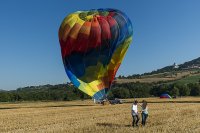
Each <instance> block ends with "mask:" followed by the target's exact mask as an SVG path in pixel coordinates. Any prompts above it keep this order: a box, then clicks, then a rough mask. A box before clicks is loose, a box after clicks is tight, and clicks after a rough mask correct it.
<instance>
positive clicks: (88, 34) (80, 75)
mask: <svg viewBox="0 0 200 133" xmlns="http://www.w3.org/2000/svg"><path fill="white" fill-rule="evenodd" d="M132 34H133V30H132V24H131V21H130V19H129V18H128V17H127V16H126V15H125V14H124V13H123V12H121V11H119V10H116V9H97V10H94V9H93V10H89V11H77V12H74V13H71V14H69V15H68V16H67V17H66V18H65V19H64V20H63V22H62V24H61V26H60V29H59V42H60V47H61V53H62V60H63V64H64V67H65V71H66V73H67V75H68V77H69V79H70V80H71V82H72V83H73V84H74V85H75V86H76V87H77V88H78V89H80V90H81V91H83V92H84V93H86V94H88V95H90V96H91V97H93V98H94V99H96V100H100V99H105V98H106V96H107V92H108V90H109V89H110V88H111V85H112V81H113V80H114V78H115V75H116V72H117V70H118V68H119V66H120V64H121V62H122V60H123V58H124V56H125V54H126V51H127V49H128V47H129V45H130V43H131V41H132Z"/></svg>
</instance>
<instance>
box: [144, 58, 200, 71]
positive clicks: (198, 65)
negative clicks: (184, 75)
mask: <svg viewBox="0 0 200 133" xmlns="http://www.w3.org/2000/svg"><path fill="white" fill-rule="evenodd" d="M176 65H177V64H173V65H170V66H166V67H163V68H161V69H158V70H156V71H152V72H150V73H146V75H147V74H156V73H163V72H171V71H174V70H176V71H180V70H187V69H200V57H199V58H196V59H194V60H191V61H188V62H185V63H183V64H180V65H177V66H178V68H176ZM144 75H145V74H144Z"/></svg>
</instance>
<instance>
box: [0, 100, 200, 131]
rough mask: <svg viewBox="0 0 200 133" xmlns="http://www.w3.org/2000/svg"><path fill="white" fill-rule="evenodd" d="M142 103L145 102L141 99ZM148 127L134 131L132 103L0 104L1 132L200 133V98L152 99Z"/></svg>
mask: <svg viewBox="0 0 200 133" xmlns="http://www.w3.org/2000/svg"><path fill="white" fill-rule="evenodd" d="M138 100H139V101H141V100H143V99H138ZM146 100H147V101H148V102H149V112H150V113H149V118H148V120H147V126H146V127H139V128H133V127H131V120H132V118H131V115H130V109H131V102H132V101H133V99H128V100H126V101H127V103H125V104H121V105H107V106H101V105H94V104H93V103H92V101H89V100H87V101H73V102H33V103H15V104H10V103H6V104H2V103H1V104H0V132H18V133H27V132H54V133H62V132H75V133H77V132H78V133H79V132H82V133H87V132H91V133H94V132H96V133H101V132H108V133H111V132H112V133H128V132H144V133H146V132H147V133H148V132H180V133H182V132H200V98H179V99H176V100H174V99H171V100H162V99H159V98H148V99H146Z"/></svg>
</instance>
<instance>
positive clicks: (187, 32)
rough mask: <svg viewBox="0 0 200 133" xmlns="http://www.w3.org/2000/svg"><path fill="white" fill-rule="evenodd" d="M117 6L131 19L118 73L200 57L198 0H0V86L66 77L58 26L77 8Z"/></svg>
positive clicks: (144, 69) (8, 86)
mask: <svg viewBox="0 0 200 133" xmlns="http://www.w3.org/2000/svg"><path fill="white" fill-rule="evenodd" d="M108 7H109V8H117V9H120V10H122V11H124V12H125V13H126V14H127V15H128V16H129V17H130V19H131V21H132V23H133V28H134V35H133V36H134V41H133V43H132V44H131V46H130V48H129V50H128V52H127V54H126V57H125V59H124V61H123V64H122V65H121V67H120V69H119V71H118V73H117V75H131V74H138V73H144V72H150V71H152V70H155V69H158V68H161V67H164V66H166V65H170V64H172V63H174V62H176V63H183V62H185V61H188V60H191V59H194V58H197V57H199V56H200V52H199V51H200V1H199V0H192V1H191V0H99V1H95V0H93V1H92V0H84V1H81V0H79V1H77V0H1V1H0V89H5V90H6V89H7V90H10V89H16V88H18V87H24V86H31V85H44V84H59V83H65V82H67V81H69V80H68V78H67V76H66V74H65V71H64V67H63V64H62V59H61V53H60V46H59V41H58V29H59V26H60V24H61V22H62V20H63V18H64V17H65V16H66V15H67V14H69V13H71V12H74V11H77V10H88V9H96V8H108Z"/></svg>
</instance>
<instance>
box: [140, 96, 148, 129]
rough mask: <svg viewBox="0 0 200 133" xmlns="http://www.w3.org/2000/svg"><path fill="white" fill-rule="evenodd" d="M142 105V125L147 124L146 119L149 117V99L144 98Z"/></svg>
mask: <svg viewBox="0 0 200 133" xmlns="http://www.w3.org/2000/svg"><path fill="white" fill-rule="evenodd" d="M141 107H142V113H141V116H142V126H145V124H146V120H147V117H148V106H147V101H145V100H143V101H142V105H141Z"/></svg>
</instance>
